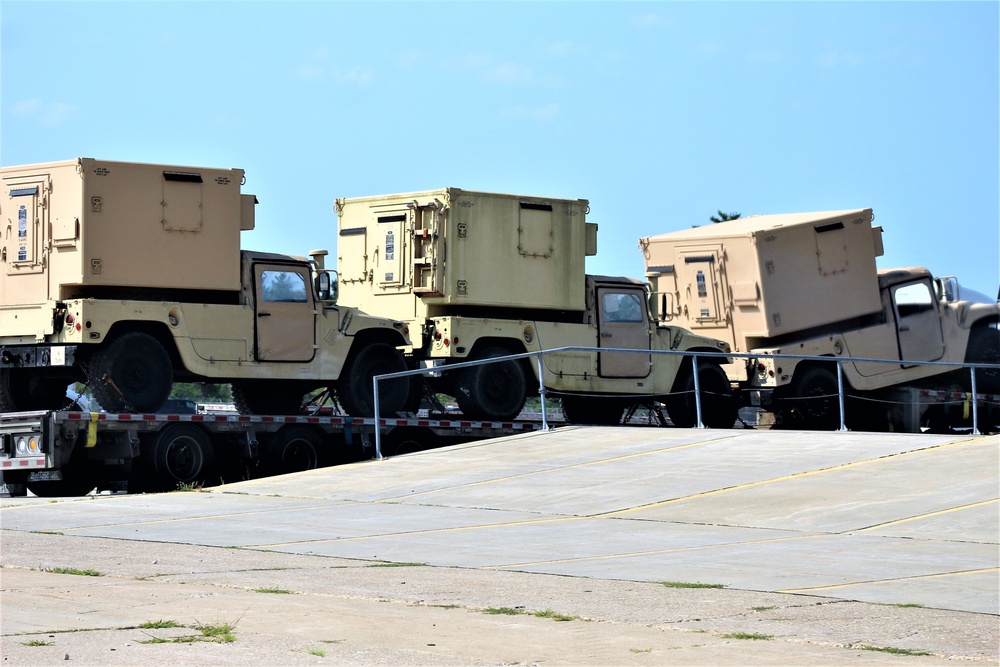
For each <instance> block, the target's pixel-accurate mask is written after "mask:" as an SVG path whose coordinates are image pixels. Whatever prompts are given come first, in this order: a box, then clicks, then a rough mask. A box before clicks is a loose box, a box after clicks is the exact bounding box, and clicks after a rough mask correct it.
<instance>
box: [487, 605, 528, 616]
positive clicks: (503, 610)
mask: <svg viewBox="0 0 1000 667" xmlns="http://www.w3.org/2000/svg"><path fill="white" fill-rule="evenodd" d="M482 612H483V613H484V614H493V615H494V616H520V615H521V614H523V613H525V611H524V608H523V607H486V609H483V610H482Z"/></svg>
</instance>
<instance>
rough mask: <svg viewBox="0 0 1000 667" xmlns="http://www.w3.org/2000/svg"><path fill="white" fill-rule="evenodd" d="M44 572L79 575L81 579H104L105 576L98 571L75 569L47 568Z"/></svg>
mask: <svg viewBox="0 0 1000 667" xmlns="http://www.w3.org/2000/svg"><path fill="white" fill-rule="evenodd" d="M42 571H43V572H51V573H53V574H77V575H80V576H81V577H103V576H104V575H103V574H101V573H100V572H98V571H97V570H78V569H76V568H75V567H47V568H43V569H42Z"/></svg>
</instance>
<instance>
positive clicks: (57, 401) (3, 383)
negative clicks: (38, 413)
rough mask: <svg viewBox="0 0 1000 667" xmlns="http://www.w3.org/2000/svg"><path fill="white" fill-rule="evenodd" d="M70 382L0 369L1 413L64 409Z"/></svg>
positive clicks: (41, 373)
mask: <svg viewBox="0 0 1000 667" xmlns="http://www.w3.org/2000/svg"><path fill="white" fill-rule="evenodd" d="M70 382H72V380H71V379H70V378H69V377H67V376H63V375H52V374H51V373H46V371H44V370H40V369H22V368H0V412H23V411H27V410H61V409H64V408H67V407H68V406H69V405H70V403H71V401H70V399H68V398H67V397H66V388H67V387H68V386H69V384H70Z"/></svg>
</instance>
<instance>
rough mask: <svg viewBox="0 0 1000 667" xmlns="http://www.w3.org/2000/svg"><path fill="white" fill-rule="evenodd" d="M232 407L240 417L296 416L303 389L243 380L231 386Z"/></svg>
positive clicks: (277, 381)
mask: <svg viewBox="0 0 1000 667" xmlns="http://www.w3.org/2000/svg"><path fill="white" fill-rule="evenodd" d="M231 389H232V392H233V405H235V406H236V411H237V412H239V413H240V414H241V415H297V414H300V413H301V412H302V400H303V396H305V394H306V390H305V388H303V387H302V386H300V385H298V384H297V383H290V382H281V381H280V380H271V381H267V380H244V381H241V382H234V383H232V385H231Z"/></svg>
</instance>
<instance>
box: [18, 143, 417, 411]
mask: <svg viewBox="0 0 1000 667" xmlns="http://www.w3.org/2000/svg"><path fill="white" fill-rule="evenodd" d="M0 178H2V181H3V192H2V195H0V225H2V226H0V232H2V246H0V410H15V409H21V410H24V409H50V408H57V407H60V406H61V405H62V404H63V403H64V399H65V391H66V386H67V383H69V382H74V381H86V382H87V383H88V384H89V385H90V386H91V387H92V388H93V390H94V394H95V397H96V398H97V399H98V401H99V402H100V403H101V405H102V406H103V407H105V408H106V409H108V410H112V411H123V410H135V411H139V412H150V411H154V410H156V409H157V408H159V407H160V406H161V405H162V404H163V402H164V401H165V399H166V398H167V396H168V394H169V393H170V389H171V384H172V382H173V380H174V379H177V380H183V381H211V382H231V383H232V384H233V388H234V399H235V401H236V402H237V404H238V405H239V407H240V408H241V409H242V410H244V411H254V412H267V413H290V412H296V411H297V410H298V408H299V406H300V403H301V400H302V396H303V394H305V393H306V392H308V391H311V390H313V389H316V388H319V387H327V386H330V387H335V388H336V390H337V394H338V396H339V397H340V400H341V402H342V403H343V405H344V407H345V408H347V409H348V411H350V412H352V413H354V414H359V415H370V414H371V413H372V412H373V409H374V406H373V405H372V396H371V394H372V389H371V386H370V377H371V376H372V375H373V374H375V373H376V372H388V371H390V370H405V364H404V361H403V358H402V355H401V353H400V351H399V350H397V348H402V347H405V346H407V345H408V344H409V341H408V337H407V335H406V330H405V326H404V325H403V324H402V323H401V322H398V321H392V320H388V319H385V318H378V317H371V316H368V315H365V314H364V313H361V312H360V311H358V310H356V309H353V308H346V307H338V306H336V305H335V303H334V300H333V299H332V298H331V294H330V291H331V285H330V277H329V274H327V273H326V272H325V271H324V267H323V257H324V255H325V254H326V253H325V252H324V251H315V252H314V258H313V261H310V260H307V259H305V258H302V257H290V256H285V255H274V254H265V253H254V252H248V251H241V250H240V231H241V230H246V229H253V226H254V204H255V202H256V199H255V197H254V196H253V195H247V194H241V192H240V186H241V183H242V181H243V171H242V170H240V169H206V168H200V167H174V166H162V165H149V164H132V163H121V162H108V161H102V160H94V159H90V158H81V159H77V160H72V161H67V162H57V163H49V164H39V165H27V166H16V167H13V166H12V167H2V168H0ZM406 385H407V383H406V382H403V383H397V384H396V385H393V386H394V387H395V389H393V388H392V387H390V388H387V392H386V394H384V396H385V400H386V408H387V411H389V412H391V411H394V410H398V409H400V408H401V407H402V398H405V396H406V394H407V392H408V389H407V386H406ZM380 395H381V392H380ZM401 397H402V398H401Z"/></svg>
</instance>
